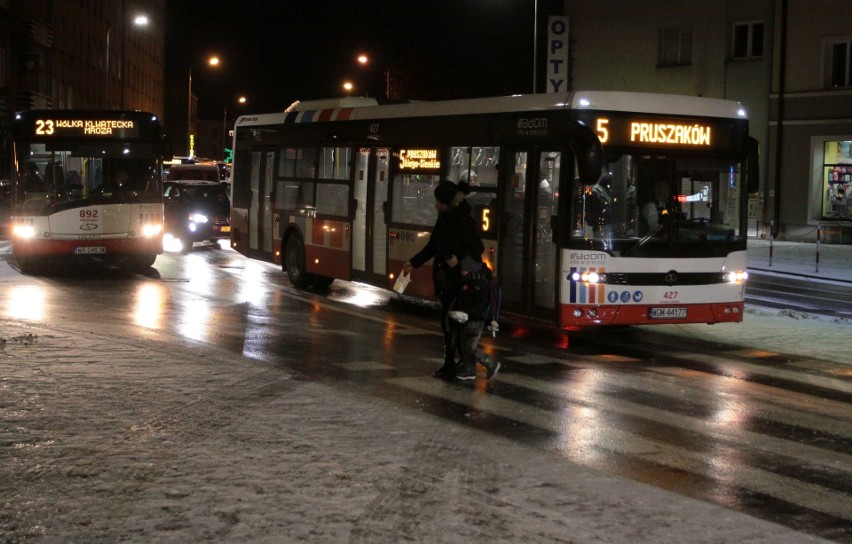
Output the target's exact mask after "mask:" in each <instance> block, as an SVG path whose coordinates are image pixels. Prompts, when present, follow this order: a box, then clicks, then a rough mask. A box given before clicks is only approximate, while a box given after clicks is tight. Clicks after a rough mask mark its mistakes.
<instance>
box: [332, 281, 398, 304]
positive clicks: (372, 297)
mask: <svg viewBox="0 0 852 544" xmlns="http://www.w3.org/2000/svg"><path fill="white" fill-rule="evenodd" d="M389 296H390V292H389V291H388V290H387V289H380V288H378V287H373V286H372V285H365V284H363V283H358V282H349V283H347V284H346V289H335V292H334V298H335V299H337V300H339V301H341V302H345V303H347V304H353V305H355V306H359V307H361V308H368V307H370V306H381V305H383V304H385V303H386V302H387V299H388V297H389Z"/></svg>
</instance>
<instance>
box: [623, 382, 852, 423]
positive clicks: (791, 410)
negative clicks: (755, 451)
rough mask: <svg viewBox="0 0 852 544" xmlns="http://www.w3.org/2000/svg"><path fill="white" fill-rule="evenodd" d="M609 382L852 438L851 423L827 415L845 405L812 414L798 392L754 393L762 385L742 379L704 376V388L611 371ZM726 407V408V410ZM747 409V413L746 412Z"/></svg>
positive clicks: (837, 412) (808, 404)
mask: <svg viewBox="0 0 852 544" xmlns="http://www.w3.org/2000/svg"><path fill="white" fill-rule="evenodd" d="M655 370H656V369H655ZM606 376H607V383H608V384H611V385H617V386H620V387H624V388H630V389H636V390H639V391H643V392H647V393H650V394H658V395H663V396H667V397H671V398H673V399H676V400H687V401H689V402H694V403H701V404H702V405H703V406H706V407H709V408H710V409H712V410H715V411H716V412H718V413H720V414H722V413H736V414H737V415H738V417H750V418H751V417H759V418H763V419H766V420H769V421H774V422H777V423H782V424H785V425H797V426H800V427H804V428H807V429H813V430H815V431H820V432H824V433H828V434H832V435H837V436H839V437H842V438H847V439H852V426H850V424H849V423H850V422H849V421H844V420H840V419H837V418H836V417H826V415H828V414H833V415H834V416H837V415H838V414H842V413H843V410H844V408H845V407H844V406H843V404H842V403H838V402H836V401H826V402H829V403H832V404H833V406H832V407H831V409H830V410H829V411H828V414H826V413H823V412H821V411H818V412H813V411H811V406H812V401H813V398H812V397H807V398H800V397H805V395H801V394H799V393H793V394H792V395H788V394H785V395H783V397H782V396H779V394H778V390H777V389H776V390H773V391H772V394H771V395H770V394H755V393H754V389H755V387H756V386H757V387H763V386H760V385H759V384H753V383H748V384H744V383H742V382H741V381H740V380H737V379H733V378H729V377H726V376H718V375H715V374H710V373H705V374H704V376H703V379H702V385H692V383H693V382H694V381H695V380H696V378H697V377H696V376H692V377H691V379H690V380H689V381H684V380H683V379H682V376H679V377H678V378H675V376H673V375H671V374H668V373H666V372H656V371H651V370H648V371H647V372H631V373H630V374H623V373H619V372H609V373H607V374H606ZM723 406H724V407H723ZM744 410H748V413H745V412H744Z"/></svg>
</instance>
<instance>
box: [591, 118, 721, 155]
mask: <svg viewBox="0 0 852 544" xmlns="http://www.w3.org/2000/svg"><path fill="white" fill-rule="evenodd" d="M580 120H581V121H583V122H584V123H586V124H587V126H589V127H591V128H592V129H593V130H594V131H595V132H596V133H597V135H598V138H599V139H600V141H601V143H602V144H604V145H605V146H611V147H674V148H681V149H683V148H691V149H721V148H725V147H727V146H729V145H731V142H732V136H733V134H734V132H735V126H734V125H733V124H732V123H731V122H728V121H708V120H706V119H701V120H694V121H691V120H684V119H647V118H644V119H643V118H636V117H632V116H630V115H618V114H610V113H605V114H602V113H598V114H595V115H589V116H584V115H581V116H580Z"/></svg>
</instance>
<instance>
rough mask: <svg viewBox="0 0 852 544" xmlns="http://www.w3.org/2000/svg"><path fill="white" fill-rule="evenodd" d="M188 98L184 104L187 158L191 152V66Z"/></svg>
mask: <svg viewBox="0 0 852 544" xmlns="http://www.w3.org/2000/svg"><path fill="white" fill-rule="evenodd" d="M187 87H189V98H188V99H187V102H186V156H187V157H189V156H190V153H191V151H192V147H191V144H190V138H191V137H192V66H190V67H189V81H188V83H187Z"/></svg>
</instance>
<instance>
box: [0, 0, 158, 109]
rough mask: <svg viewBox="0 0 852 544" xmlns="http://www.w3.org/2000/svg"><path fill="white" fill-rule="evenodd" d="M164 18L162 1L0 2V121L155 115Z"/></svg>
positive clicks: (36, 0) (2, 0)
mask: <svg viewBox="0 0 852 544" xmlns="http://www.w3.org/2000/svg"><path fill="white" fill-rule="evenodd" d="M140 15H144V16H146V17H147V20H148V24H146V25H144V26H142V25H137V24H134V21H135V19H136V17H138V16H140ZM164 17H165V0H62V1H57V0H0V120H6V121H7V120H9V119H10V118H11V116H12V115H14V112H15V111H20V110H26V109H36V108H56V109H71V108H90V109H134V110H144V111H150V112H152V113H155V114H157V115H158V116H160V117H162V116H163V115H164V113H165V112H164V109H165V108H164V96H163V93H164V84H163V60H164V56H165V51H164V44H165V41H164V37H165V34H164V33H165V27H164V23H165V21H164Z"/></svg>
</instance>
